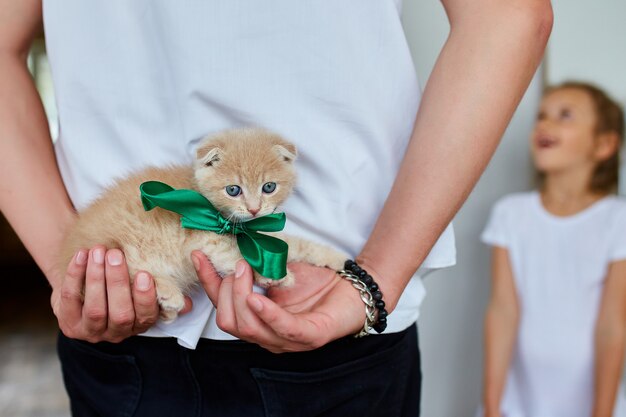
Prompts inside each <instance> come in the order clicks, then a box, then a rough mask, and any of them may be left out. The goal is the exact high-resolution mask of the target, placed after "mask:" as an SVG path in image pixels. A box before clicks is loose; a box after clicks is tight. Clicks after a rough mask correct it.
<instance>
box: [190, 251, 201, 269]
mask: <svg viewBox="0 0 626 417" xmlns="http://www.w3.org/2000/svg"><path fill="white" fill-rule="evenodd" d="M191 262H193V267H194V268H196V271H199V270H200V260H199V259H198V257H197V256H196V255H191Z"/></svg>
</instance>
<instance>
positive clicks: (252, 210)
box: [248, 208, 259, 216]
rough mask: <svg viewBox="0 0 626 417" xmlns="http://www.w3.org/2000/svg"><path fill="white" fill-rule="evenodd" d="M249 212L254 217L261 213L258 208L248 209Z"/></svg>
mask: <svg viewBox="0 0 626 417" xmlns="http://www.w3.org/2000/svg"><path fill="white" fill-rule="evenodd" d="M248 212H249V213H250V214H252V215H253V216H256V214H257V213H258V212H259V209H258V208H257V209H251V208H249V209H248Z"/></svg>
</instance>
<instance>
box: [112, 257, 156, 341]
mask: <svg viewBox="0 0 626 417" xmlns="http://www.w3.org/2000/svg"><path fill="white" fill-rule="evenodd" d="M104 271H105V276H106V291H107V299H108V313H109V314H108V316H109V317H108V330H109V332H110V334H111V335H112V336H113V337H114V338H115V337H116V336H118V337H127V336H129V335H130V334H131V331H132V328H133V325H134V324H135V308H134V305H133V299H132V294H131V289H130V277H129V275H128V267H127V266H126V262H125V260H124V254H123V253H122V251H121V250H119V249H110V250H108V251H107V252H106V263H105V266H104ZM155 300H156V297H155Z"/></svg>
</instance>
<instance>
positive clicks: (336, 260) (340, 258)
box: [323, 250, 348, 271]
mask: <svg viewBox="0 0 626 417" xmlns="http://www.w3.org/2000/svg"><path fill="white" fill-rule="evenodd" d="M347 259H348V256H347V255H344V254H343V253H340V252H335V251H333V250H331V251H329V256H328V258H326V262H325V265H323V266H325V267H326V268H330V269H332V270H333V271H341V270H342V269H343V267H344V265H345V263H346V260H347Z"/></svg>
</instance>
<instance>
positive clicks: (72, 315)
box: [50, 246, 191, 343]
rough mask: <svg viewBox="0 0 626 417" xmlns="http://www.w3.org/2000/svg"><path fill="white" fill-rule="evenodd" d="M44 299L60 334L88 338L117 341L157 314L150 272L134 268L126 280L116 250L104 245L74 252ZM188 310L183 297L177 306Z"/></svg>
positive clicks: (139, 330)
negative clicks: (133, 272) (50, 308)
mask: <svg viewBox="0 0 626 417" xmlns="http://www.w3.org/2000/svg"><path fill="white" fill-rule="evenodd" d="M50 301H51V304H52V310H53V311H54V315H55V316H56V317H57V320H58V322H59V327H60V329H61V331H62V332H63V334H65V335H66V336H67V337H70V338H73V339H81V340H86V341H88V342H93V343H95V342H101V341H108V342H115V343H117V342H120V341H122V340H124V339H126V338H127V337H129V336H133V335H136V334H139V333H143V332H145V331H146V330H148V329H149V328H150V327H151V326H152V325H153V324H154V323H155V322H156V321H157V319H158V318H159V305H158V304H157V298H156V288H155V284H154V280H153V278H152V277H151V276H150V275H149V274H148V273H146V272H138V273H137V274H136V276H135V279H134V282H133V285H131V284H130V276H129V273H128V266H127V265H126V261H125V259H124V254H123V253H122V251H120V250H119V249H109V250H107V249H106V248H105V247H104V246H95V247H93V248H92V249H91V250H89V251H88V250H86V249H81V250H79V251H78V252H77V253H76V254H75V255H74V257H73V258H72V260H71V261H70V264H69V265H68V267H67V271H66V273H65V277H64V279H63V280H62V281H61V285H60V286H57V287H56V288H54V289H53V291H52V296H51V299H50ZM189 310H191V300H189V299H187V305H186V306H185V309H184V310H183V311H182V312H187V311H189Z"/></svg>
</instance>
